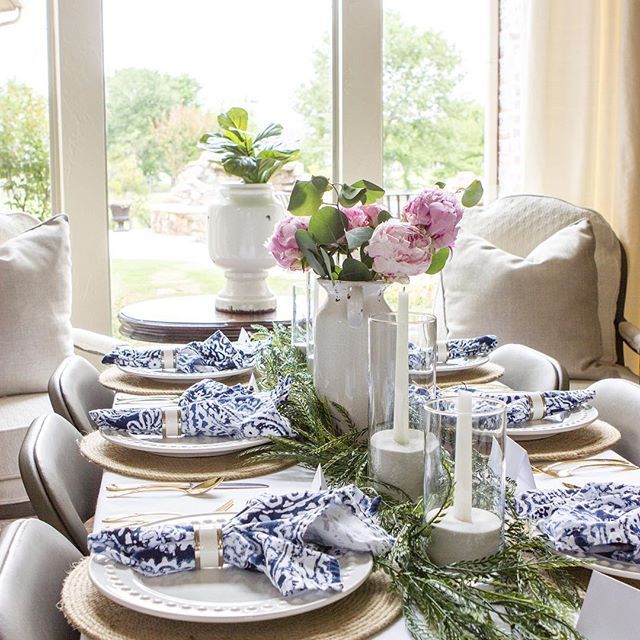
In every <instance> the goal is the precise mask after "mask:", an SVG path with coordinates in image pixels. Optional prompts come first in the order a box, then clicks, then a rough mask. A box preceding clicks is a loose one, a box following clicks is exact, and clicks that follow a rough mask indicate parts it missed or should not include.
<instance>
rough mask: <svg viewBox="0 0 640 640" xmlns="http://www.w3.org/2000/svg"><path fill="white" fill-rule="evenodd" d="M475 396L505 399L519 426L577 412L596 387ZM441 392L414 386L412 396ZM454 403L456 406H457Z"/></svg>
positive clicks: (509, 422)
mask: <svg viewBox="0 0 640 640" xmlns="http://www.w3.org/2000/svg"><path fill="white" fill-rule="evenodd" d="M464 388H465V389H467V390H469V391H471V392H472V393H473V394H474V395H479V396H482V397H485V398H491V399H493V400H501V401H502V402H504V403H505V404H506V405H507V425H508V426H510V427H517V426H521V425H524V424H526V423H528V422H531V421H532V420H542V419H543V418H548V417H550V416H553V415H556V414H559V413H562V412H564V411H576V410H578V409H581V408H583V407H584V406H585V405H586V404H587V403H588V402H589V401H590V400H593V398H594V397H595V395H596V392H595V391H593V390H586V389H585V390H583V391H581V390H576V391H540V392H526V393H525V392H519V393H500V392H497V391H482V390H479V389H471V388H469V387H464ZM457 390H458V389H457V388H456V389H447V391H446V393H455V392H456V391H457ZM440 395H441V392H440V391H433V390H431V389H427V388H425V387H418V386H416V385H410V387H409V396H410V397H412V398H414V399H416V400H420V399H421V398H423V399H424V400H431V399H433V398H437V397H439V396H440ZM453 406H454V405H453V403H452V408H453Z"/></svg>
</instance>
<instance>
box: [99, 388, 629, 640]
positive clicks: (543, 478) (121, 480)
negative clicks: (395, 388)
mask: <svg viewBox="0 0 640 640" xmlns="http://www.w3.org/2000/svg"><path fill="white" fill-rule="evenodd" d="M124 402H126V404H128V405H131V404H134V403H133V402H132V400H131V396H130V395H126V399H125V401H124ZM118 403H119V395H118V394H116V396H115V401H114V406H118ZM614 426H615V425H614ZM585 459H588V460H592V459H593V460H598V459H616V460H624V458H623V457H622V456H620V455H619V454H617V453H616V452H615V451H613V450H606V451H602V452H600V453H598V454H595V455H592V456H588V458H585ZM549 464H551V463H550V462H545V463H544V464H541V465H540V467H534V478H535V482H536V486H537V488H540V489H551V488H556V487H560V486H563V483H571V484H572V485H582V484H585V483H587V482H608V481H621V482H624V483H627V484H633V485H640V469H637V468H630V467H622V466H606V465H605V466H601V467H595V466H594V467H587V466H584V465H581V466H580V467H579V468H576V469H575V470H574V471H573V472H572V473H571V474H570V475H568V476H567V477H564V478H559V477H556V475H555V474H546V473H543V472H540V471H536V469H540V468H542V467H548V465H549ZM576 465H578V461H577V460H571V461H565V462H562V463H561V464H560V465H558V466H555V467H553V470H554V471H557V470H562V469H569V468H572V467H573V466H576ZM314 471H315V470H313V469H308V468H305V467H303V466H301V465H295V466H291V467H288V468H286V469H283V470H280V471H277V472H275V473H270V474H268V475H263V476H257V477H251V478H249V479H247V482H251V483H260V484H265V485H268V486H267V487H264V488H253V489H247V488H241V487H240V488H225V489H215V488H214V489H213V490H211V491H209V492H207V493H204V494H202V495H197V496H196V495H186V494H184V493H182V492H178V491H171V490H167V491H151V492H145V491H142V492H137V493H132V494H129V495H126V496H120V495H116V494H114V492H111V491H108V490H107V486H108V485H113V484H118V485H130V484H135V485H141V486H142V485H147V484H148V485H153V484H156V483H155V482H154V481H145V480H141V479H137V478H131V477H126V476H123V475H119V474H117V473H113V472H111V471H104V472H103V476H102V483H101V487H100V492H99V496H98V501H97V506H96V512H95V517H94V521H93V530H94V531H99V530H100V529H101V528H103V523H104V521H105V518H106V519H109V518H113V517H114V516H116V515H119V514H131V513H139V514H150V515H149V516H148V517H150V518H152V519H157V520H160V519H162V518H169V517H175V516H187V515H188V516H191V515H200V514H211V513H212V512H214V511H215V510H216V509H218V508H219V507H221V506H222V505H223V504H224V503H226V502H228V501H229V500H232V501H233V505H232V508H231V510H232V511H233V512H237V511H240V510H241V509H242V507H243V506H244V504H245V503H246V502H247V501H248V500H250V499H252V498H254V497H256V496H257V495H258V494H259V493H261V492H265V491H267V492H269V493H274V494H284V493H288V492H291V491H294V490H304V489H308V488H309V487H310V485H311V482H312V480H313V478H314ZM151 514H157V515H151ZM111 526H113V525H111ZM638 577H639V578H640V572H639V573H638ZM576 617H577V612H576ZM371 637H372V638H376V639H379V640H403V639H407V640H408V639H410V638H411V636H410V634H409V632H408V630H407V628H406V625H405V621H404V619H403V618H402V617H401V618H399V619H398V620H396V621H395V622H394V623H393V624H392V625H391V626H389V627H387V628H386V629H384V630H383V631H382V632H380V633H377V634H375V635H372V636H371Z"/></svg>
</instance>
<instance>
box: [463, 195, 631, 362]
mask: <svg viewBox="0 0 640 640" xmlns="http://www.w3.org/2000/svg"><path fill="white" fill-rule="evenodd" d="M581 219H587V220H589V222H591V227H592V229H593V235H594V238H595V263H596V269H597V292H594V293H593V296H594V297H595V298H597V301H598V318H599V320H600V332H601V343H602V353H601V355H600V361H601V362H603V363H605V364H614V363H615V362H616V361H617V360H618V353H617V350H616V335H617V332H616V324H615V321H616V311H617V305H618V296H619V295H620V282H621V270H622V251H621V248H620V241H619V240H618V238H617V236H616V234H615V233H614V231H613V229H612V228H611V226H610V225H609V223H608V222H607V221H606V220H605V219H604V218H603V217H602V216H601V215H600V214H599V213H598V212H596V211H593V210H591V209H583V208H581V207H576V206H574V205H572V204H570V203H568V202H565V201H564V200H559V199H558V198H551V197H547V196H536V195H515V196H509V197H506V198H500V199H499V200H496V201H495V202H493V203H492V204H491V205H490V206H488V207H486V208H484V209H480V208H477V209H471V210H469V211H467V212H466V213H465V215H464V218H463V220H462V228H463V230H464V231H465V232H467V233H473V234H475V235H478V236H480V237H482V238H485V239H486V240H488V241H489V242H492V243H493V244H494V245H496V246H497V247H499V248H500V249H503V250H504V251H507V252H509V253H512V254H514V255H516V256H520V257H524V256H526V255H528V254H529V253H530V252H531V251H532V250H533V249H534V248H535V247H537V246H538V245H539V244H540V243H541V242H543V241H544V240H546V239H547V238H548V237H549V236H551V235H553V234H554V233H556V231H559V230H560V229H563V228H564V227H566V226H568V225H570V224H572V223H574V222H577V221H578V220H581ZM478 268H479V269H483V266H482V265H478ZM518 342H522V340H518ZM524 343H525V344H528V342H526V341H525V342H524ZM503 344H504V340H503ZM563 364H564V363H563Z"/></svg>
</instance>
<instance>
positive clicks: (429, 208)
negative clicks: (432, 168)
mask: <svg viewBox="0 0 640 640" xmlns="http://www.w3.org/2000/svg"><path fill="white" fill-rule="evenodd" d="M463 211H464V209H463V207H462V204H460V202H459V201H458V199H457V198H456V197H455V195H454V194H453V193H449V192H448V191H444V190H443V189H425V190H424V191H423V192H422V193H420V194H418V195H417V196H416V197H415V198H412V199H411V200H409V202H407V204H406V205H405V206H404V209H403V213H404V218H405V220H406V221H407V222H408V223H409V224H413V225H415V226H417V227H425V229H426V231H427V233H428V234H429V235H430V236H431V239H432V241H433V246H434V247H435V248H436V249H442V248H443V247H453V245H454V244H455V241H456V238H457V237H458V231H459V228H458V224H459V223H460V220H462V213H463Z"/></svg>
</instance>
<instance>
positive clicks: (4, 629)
mask: <svg viewBox="0 0 640 640" xmlns="http://www.w3.org/2000/svg"><path fill="white" fill-rule="evenodd" d="M81 558H82V555H81V553H80V552H79V551H78V550H77V549H76V548H75V547H74V546H73V545H72V544H71V543H70V542H69V541H68V540H66V539H65V538H64V537H63V536H61V535H60V534H59V533H58V532H57V531H56V530H55V529H53V528H52V527H50V526H49V525H48V524H46V523H44V522H40V521H39V520H36V519H35V518H32V519H28V520H16V521H15V522H12V523H11V524H10V525H9V526H8V527H7V528H6V529H5V530H4V531H3V532H2V535H1V536H0V640H78V638H80V633H79V632H78V631H76V630H75V629H73V628H71V627H70V626H69V624H68V623H67V621H66V620H65V618H64V616H63V615H62V612H61V611H60V610H59V609H58V607H57V603H58V601H59V600H60V591H61V589H62V582H63V580H64V577H65V575H66V574H67V572H68V571H69V569H70V568H71V565H72V564H73V563H74V562H77V561H78V560H80V559H81Z"/></svg>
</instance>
